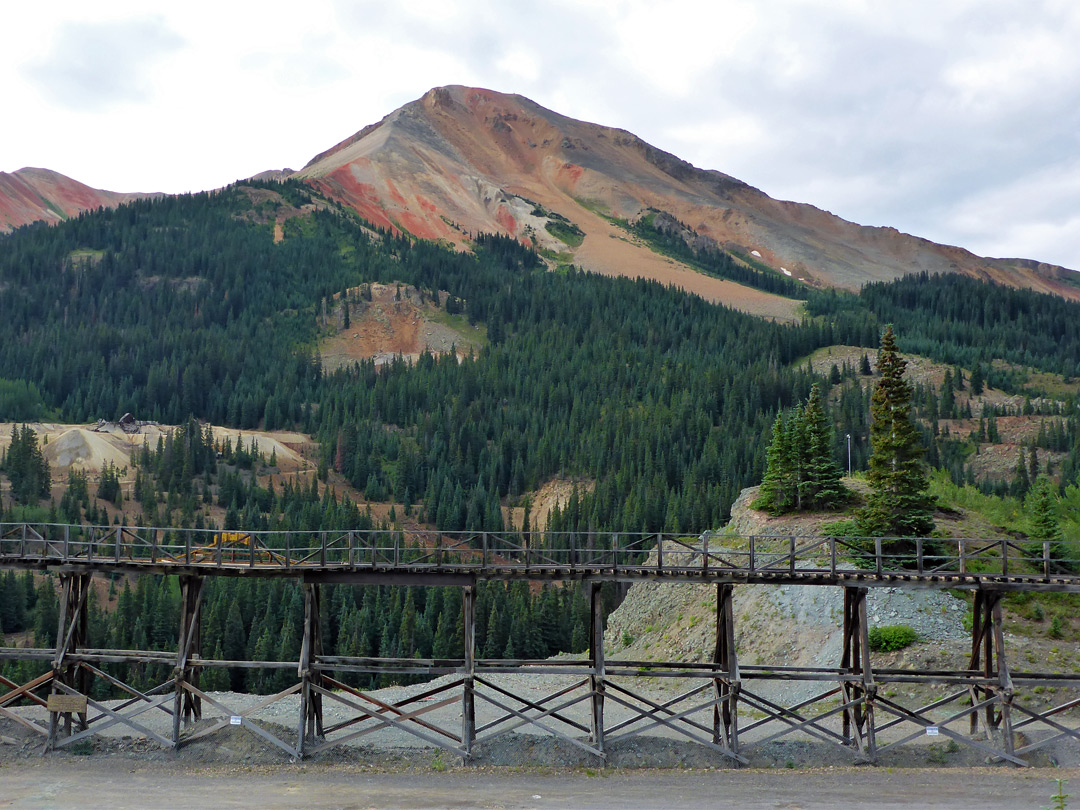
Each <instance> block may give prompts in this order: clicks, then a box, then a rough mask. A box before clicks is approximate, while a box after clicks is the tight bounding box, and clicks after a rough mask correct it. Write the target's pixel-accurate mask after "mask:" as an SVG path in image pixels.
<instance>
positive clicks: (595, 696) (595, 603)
mask: <svg viewBox="0 0 1080 810" xmlns="http://www.w3.org/2000/svg"><path fill="white" fill-rule="evenodd" d="M601 597H602V593H601V590H600V583H599V582H590V583H589V608H590V609H589V668H590V675H589V691H590V692H591V694H592V715H591V721H592V722H591V724H590V732H591V733H590V738H591V741H592V744H593V747H594V748H595V749H596V751H597V753H598V754H599V756H600V758H601V759H603V758H605V756H606V754H605V752H604V679H605V677H606V673H605V670H604V615H603V609H604V603H603V599H602V598H601Z"/></svg>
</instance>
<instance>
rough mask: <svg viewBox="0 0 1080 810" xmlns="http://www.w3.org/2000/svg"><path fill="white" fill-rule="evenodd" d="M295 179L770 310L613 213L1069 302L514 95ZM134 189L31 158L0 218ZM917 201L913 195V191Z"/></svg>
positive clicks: (395, 132) (729, 239)
mask: <svg viewBox="0 0 1080 810" xmlns="http://www.w3.org/2000/svg"><path fill="white" fill-rule="evenodd" d="M285 177H296V178H300V179H302V180H305V181H306V182H308V183H309V184H310V185H312V186H313V187H314V188H315V189H317V190H318V191H320V192H321V193H322V194H324V195H326V196H327V197H330V198H332V199H335V200H338V201H340V202H342V203H344V204H347V205H349V206H351V207H352V208H354V209H355V210H356V211H358V212H359V213H360V214H361V215H362V216H363V217H365V218H366V219H368V220H370V221H371V222H373V223H376V224H377V225H380V226H382V227H386V228H393V229H397V230H401V231H406V232H408V233H411V234H413V235H414V236H417V237H421V238H425V239H441V240H446V241H448V242H451V243H454V244H458V245H463V244H465V243H466V242H467V240H468V239H469V237H470V236H471V235H472V234H474V233H476V232H479V231H484V232H502V233H506V234H510V235H513V236H515V237H518V238H519V239H522V240H523V241H528V242H532V243H534V244H535V245H536V246H537V247H538V248H540V249H541V250H542V251H545V252H546V255H548V256H549V257H550V258H552V259H553V261H556V262H573V263H575V264H577V265H579V266H582V267H584V268H586V269H589V270H592V271H593V272H597V273H602V274H608V275H619V276H632V277H644V278H650V279H655V280H658V281H661V282H662V283H665V284H673V285H675V286H678V287H680V288H683V289H686V290H688V291H691V292H694V293H697V294H698V295H701V296H702V297H704V298H706V299H709V300H712V301H720V302H723V303H727V304H729V305H733V306H736V307H737V308H741V309H744V310H747V311H751V312H755V313H757V314H761V315H765V316H767V317H771V318H778V319H791V318H793V317H796V309H797V304H796V302H793V301H791V300H790V299H786V298H782V297H780V296H777V295H772V294H770V293H767V292H762V291H761V290H758V289H751V288H748V287H745V286H742V285H740V284H736V283H734V282H732V281H728V280H724V279H720V278H714V277H711V276H707V275H704V274H702V273H699V272H696V271H695V270H692V269H691V268H689V267H687V266H685V265H683V264H681V263H679V262H678V261H676V260H674V259H672V258H669V257H667V256H663V255H660V254H658V253H656V252H654V250H653V249H652V248H651V247H650V246H649V245H648V244H646V243H645V242H644V241H642V240H641V239H639V238H637V237H636V236H634V235H633V234H632V233H631V232H630V231H629V230H628V229H627V227H626V225H627V223H629V222H633V221H634V220H635V219H637V218H639V217H640V216H642V215H643V214H645V213H647V212H648V211H650V209H651V210H653V211H659V212H663V213H664V214H666V215H669V216H668V217H667V218H666V219H667V220H670V221H673V222H677V223H678V224H679V225H680V226H681V228H682V230H684V231H685V232H686V233H688V234H690V235H691V238H692V240H693V242H694V243H695V244H698V243H701V244H708V245H710V246H716V247H720V248H723V249H726V250H728V251H730V252H732V253H734V254H737V255H738V256H740V257H741V259H740V260H746V261H748V262H753V263H755V264H757V265H765V266H768V267H770V268H772V270H773V271H774V272H776V273H777V274H780V275H783V276H786V277H789V278H791V279H793V280H795V281H801V282H802V283H804V284H806V285H811V286H817V287H836V288H843V289H850V290H857V289H858V288H859V287H860V286H861V285H862V284H864V283H866V282H868V281H877V280H889V279H894V278H897V277H899V276H902V275H905V274H909V273H914V272H921V271H928V272H931V273H935V272H942V273H962V274H965V275H968V276H973V277H976V278H980V279H985V280H993V281H997V282H1000V283H1004V284H1008V285H1012V286H1018V287H1029V288H1032V289H1036V290H1039V291H1042V292H1050V293H1054V294H1057V295H1061V296H1065V297H1067V298H1072V299H1075V300H1080V283H1077V280H1076V276H1075V273H1073V272H1072V271H1071V270H1068V269H1065V268H1062V267H1059V266H1056V265H1050V264H1045V263H1040V262H1038V261H1033V260H1028V259H991V258H982V257H979V256H975V255H974V254H972V253H970V252H969V251H967V250H964V249H962V248H959V247H950V246H946V245H938V244H935V243H933V242H930V241H928V240H926V239H921V238H918V237H915V236H911V235H908V234H903V233H900V232H899V231H897V230H896V229H894V228H870V227H865V226H861V225H857V224H855V223H852V222H848V221H846V220H843V219H841V218H840V217H837V216H834V215H833V214H830V213H829V212H827V211H823V210H821V209H819V208H816V207H814V206H813V205H807V204H802V203H795V202H785V201H781V200H775V199H773V198H771V197H769V196H768V195H767V194H765V193H764V192H762V191H760V190H758V189H756V188H753V187H752V186H750V185H748V184H746V183H744V182H742V181H741V180H738V179H736V178H734V177H731V176H729V175H726V174H723V173H722V172H719V171H713V170H703V169H699V168H696V167H695V166H692V165H691V164H690V163H687V162H686V161H684V160H681V159H680V158H678V157H676V156H675V155H672V154H669V153H667V152H664V151H662V150H660V149H657V148H656V147H654V146H652V145H650V144H648V143H646V142H645V141H643V140H641V139H640V138H638V137H637V136H635V135H633V134H631V133H629V132H626V131H625V130H621V129H615V128H612V127H606V126H601V125H598V124H592V123H587V122H584V121H578V120H575V119H573V118H569V117H567V116H564V115H560V114H559V113H557V112H554V111H552V110H548V109H546V108H544V107H542V106H540V105H539V104H537V103H535V102H533V101H530V100H529V99H527V98H525V97H523V96H520V95H509V94H503V93H497V92H494V91H491V90H484V89H479V88H470V87H461V86H449V87H439V88H435V89H433V90H430V91H429V92H427V93H426V94H425V95H424V96H423V97H422V98H420V99H417V100H416V101H413V102H410V103H409V104H406V105H405V106H403V107H401V108H400V109H398V110H395V111H394V112H392V113H390V114H389V115H388V116H386V117H385V118H384V119H383V120H381V121H379V122H378V123H375V124H371V125H370V126H367V127H364V128H363V129H362V130H360V131H359V132H357V133H356V134H354V135H352V136H351V137H349V138H347V139H345V140H344V141H342V142H341V143H339V144H337V145H336V146H334V147H332V148H330V149H328V150H326V151H325V152H322V153H321V154H319V155H317V156H316V157H315V158H314V159H312V160H311V161H310V162H309V163H308V165H307V166H305V167H304V168H303V169H301V170H300V171H299V172H291V171H290V170H288V169H282V170H274V171H269V172H263V173H262V174H260V175H257V176H256V179H268V180H275V179H283V178H285ZM139 196H145V195H139V194H120V193H116V192H111V191H102V190H99V189H93V188H90V187H89V186H86V185H84V184H82V183H79V182H77V181H75V180H72V179H70V178H68V177H65V176H63V175H61V174H58V173H56V172H52V171H49V170H46V169H20V170H19V171H17V172H14V173H12V174H6V173H0V232H3V231H6V230H10V229H11V228H13V227H17V226H19V225H23V224H26V223H28V222H33V221H36V220H40V219H44V220H46V221H53V222H55V221H58V220H60V219H63V218H65V217H69V216H72V215H74V214H76V213H78V212H79V211H81V210H85V209H87V208H94V207H97V206H100V205H105V206H109V205H116V204H119V203H121V202H123V201H124V200H128V199H132V198H135V197H139ZM913 203H916V204H917V201H913Z"/></svg>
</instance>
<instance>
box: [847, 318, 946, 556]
mask: <svg viewBox="0 0 1080 810" xmlns="http://www.w3.org/2000/svg"><path fill="white" fill-rule="evenodd" d="M906 366H907V362H906V361H905V360H904V359H903V358H902V357H901V356H900V353H899V351H898V350H897V347H896V337H895V335H894V334H893V330H892V326H888V327H886V329H885V333H884V334H883V335H882V337H881V348H880V349H879V350H878V373H879V374H880V375H881V377H880V379H879V380H878V382H877V385H876V386H875V387H874V393H873V396H872V397H871V400H870V416H871V423H870V443H871V446H872V448H873V452H872V454H871V456H870V462H869V473H868V475H867V478H868V480H869V482H870V490H871V491H870V497H869V498H868V499H867V503H866V506H865V507H863V508H862V509H861V510H860V511H859V513H858V515H857V516H856V521H857V524H858V527H859V530H860V532H862V533H863V534H865V535H871V536H881V535H897V536H901V537H915V536H925V535H926V534H928V533H929V532H930V531H931V530H932V529H933V528H934V518H933V512H934V503H933V500H932V499H931V498H930V496H929V495H927V494H926V489H927V486H928V482H927V477H926V470H925V468H924V466H923V462H922V456H923V448H922V445H921V444H920V443H919V433H918V430H917V429H916V427H915V424H914V423H913V422H912V419H911V395H912V389H911V384H910V383H908V382H907V380H905V379H904V368H905V367H906Z"/></svg>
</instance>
